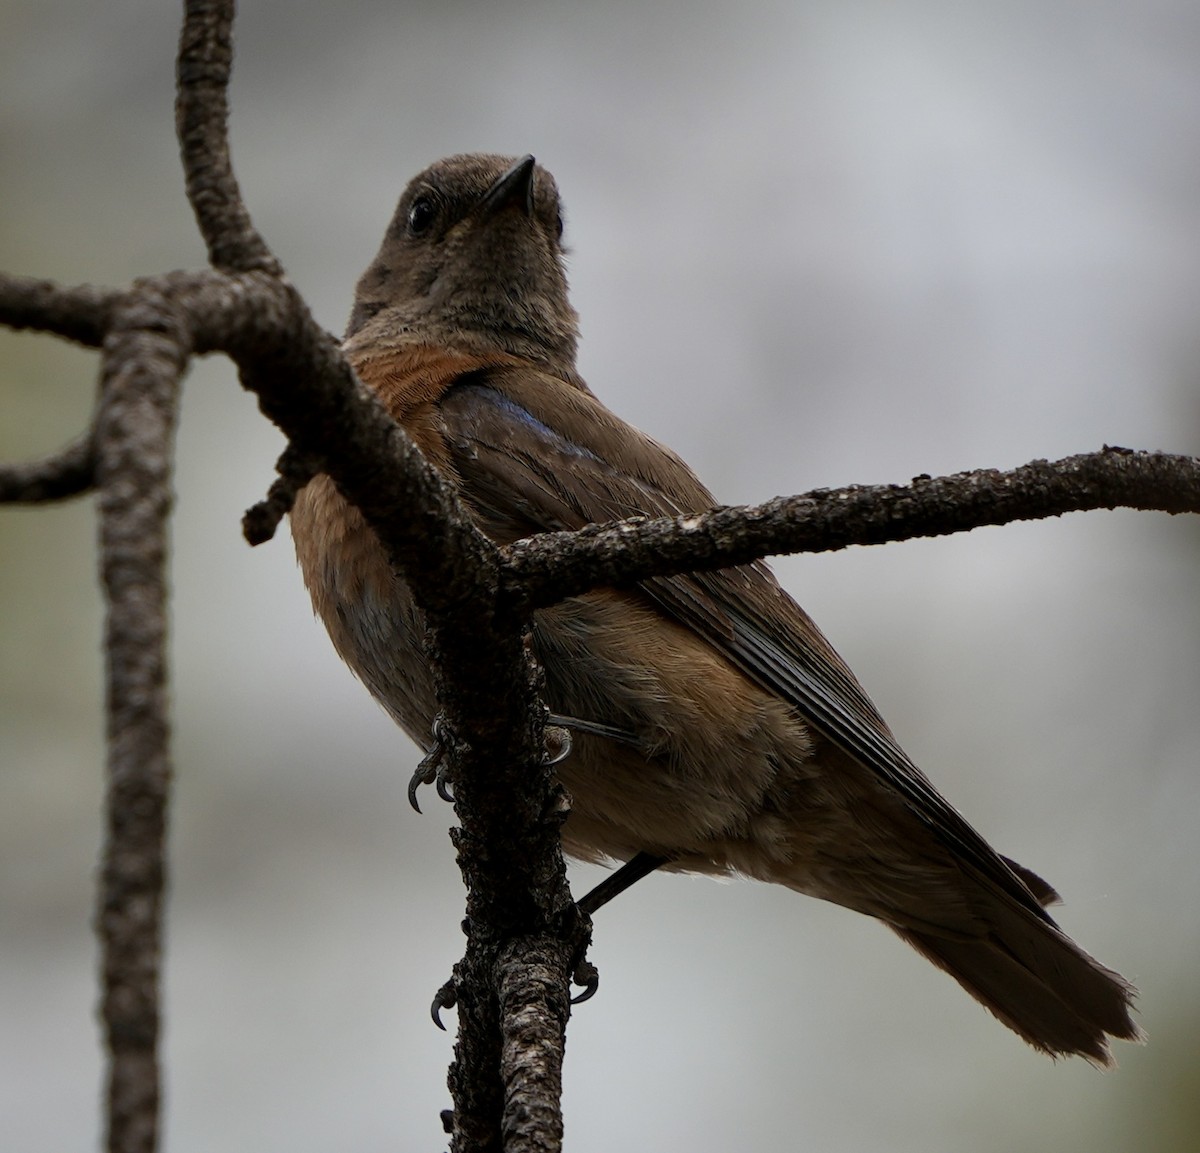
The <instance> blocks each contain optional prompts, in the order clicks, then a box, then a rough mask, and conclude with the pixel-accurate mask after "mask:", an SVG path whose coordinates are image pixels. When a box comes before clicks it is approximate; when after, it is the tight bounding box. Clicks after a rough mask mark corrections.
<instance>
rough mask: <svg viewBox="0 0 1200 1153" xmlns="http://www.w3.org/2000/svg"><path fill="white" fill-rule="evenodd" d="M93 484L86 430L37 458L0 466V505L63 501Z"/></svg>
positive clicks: (91, 454)
mask: <svg viewBox="0 0 1200 1153" xmlns="http://www.w3.org/2000/svg"><path fill="white" fill-rule="evenodd" d="M95 487H96V449H95V441H94V440H93V437H92V433H91V431H90V430H89V431H88V432H86V433H84V435H83V436H81V437H79V439H78V440H74V441H72V442H71V443H70V444H69V445H67V446H66V448H64V449H61V450H60V451H59V452H56V453H54V454H53V455H52V456H46V457H43V458H42V459H41V460H31V461H22V462H20V463H19V464H4V465H0V504H42V503H45V502H47V501H55V500H66V499H68V498H69V497H73V496H79V495H81V494H82V493H85V492H90V491H91V490H92V489H93V488H95Z"/></svg>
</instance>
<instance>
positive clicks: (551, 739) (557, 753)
mask: <svg viewBox="0 0 1200 1153" xmlns="http://www.w3.org/2000/svg"><path fill="white" fill-rule="evenodd" d="M572 744H573V740H572V737H571V730H570V729H568V728H565V727H564V726H562V725H547V726H546V751H545V753H544V754H543V756H542V764H544V765H557V764H558V763H559V762H560V761H565V760H566V759H567V758H568V757H569V756H570V755H571V746H572ZM555 746H557V747H555ZM552 750H553V751H552Z"/></svg>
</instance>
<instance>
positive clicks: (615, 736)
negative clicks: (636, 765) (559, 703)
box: [546, 713, 638, 764]
mask: <svg viewBox="0 0 1200 1153" xmlns="http://www.w3.org/2000/svg"><path fill="white" fill-rule="evenodd" d="M546 724H547V725H548V726H552V727H554V728H557V729H573V730H574V731H575V732H578V733H591V734H592V736H594V737H607V738H608V739H609V740H610V741H620V742H621V744H623V745H633V746H635V747H636V746H637V745H638V739H637V737H635V736H634V735H633V734H632V733H627V732H625V730H624V729H618V728H616V727H615V726H613V725H605V724H602V723H601V722H600V721H585V720H583V719H582V718H580V717H564V716H562V715H561V714H560V713H550V714H549V715H548V716H547V717H546ZM561 759H562V758H561V757H560V758H559V760H561ZM554 763H556V762H553V761H552V762H551V764H554Z"/></svg>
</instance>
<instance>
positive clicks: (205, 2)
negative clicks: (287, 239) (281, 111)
mask: <svg viewBox="0 0 1200 1153" xmlns="http://www.w3.org/2000/svg"><path fill="white" fill-rule="evenodd" d="M233 7H234V6H233V3H232V0H187V3H186V5H185V13H184V22H183V30H182V32H181V34H180V37H179V55H178V57H177V59H176V64H175V77H176V85H177V87H176V100H175V130H176V133H177V135H178V136H179V147H180V152H181V154H182V158H183V171H184V178H185V180H186V183H187V196H188V200H189V201H190V202H191V205H192V211H193V212H195V214H196V223H197V224H198V225H199V226H200V234H201V235H202V236H203V237H204V240H205V243H206V244H207V245H208V258H209V260H210V261H211V263H212V265H213V267H215V268H219V269H222V270H225V271H229V272H253V271H259V272H267V273H270V274H271V275H274V276H282V275H283V268H282V266H281V265H280V263H279V261H278V260H277V259H276V258H275V256H274V254H273V253H272V252H271V250H270V249H269V248H268V247H267V244H266V241H264V240H263V238H262V237H261V236H260V235H259V234H258V232H257V230H256V229H255V227H254V225H253V224H252V223H251V221H250V213H249V212H247V210H246V206H245V204H244V203H243V202H242V194H241V191H240V190H239V188H238V184H237V180H236V178H235V177H234V175H233V165H232V163H231V161H230V156H229V134H228V120H229V101H228V95H227V94H228V88H229V72H230V68H231V66H232V62H233V38H232V27H233Z"/></svg>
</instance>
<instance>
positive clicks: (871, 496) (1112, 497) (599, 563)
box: [502, 447, 1200, 608]
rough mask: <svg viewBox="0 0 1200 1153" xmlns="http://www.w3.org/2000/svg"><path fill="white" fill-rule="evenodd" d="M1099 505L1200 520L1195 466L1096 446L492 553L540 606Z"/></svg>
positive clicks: (520, 591)
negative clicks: (602, 588)
mask: <svg viewBox="0 0 1200 1153" xmlns="http://www.w3.org/2000/svg"><path fill="white" fill-rule="evenodd" d="M1098 508H1137V509H1147V510H1157V511H1160V512H1167V513H1181V512H1191V513H1200V459H1197V458H1195V457H1189V456H1172V455H1170V454H1167V453H1159V452H1134V451H1131V450H1129V449H1123V448H1107V447H1106V448H1105V449H1104V450H1103V451H1101V452H1095V453H1087V454H1084V455H1080V456H1072V457H1066V458H1065V459H1063V460H1058V461H1044V460H1036V461H1033V462H1032V463H1030V464H1026V465H1022V466H1021V467H1020V468H1015V469H1013V470H1011V471H1010V472H1000V471H998V470H996V469H981V470H979V471H977V472H966V473H957V474H955V475H954V476H946V477H937V478H935V477H930V476H919V477H916V478H915V479H914V480H913V482H912V484H910V485H872V486H866V485H855V486H851V487H849V488H842V489H817V490H814V491H813V492H810V493H806V494H804V495H802V496H793V497H777V498H775V499H774V500H770V501H767V502H766V503H765V504H760V505H753V506H746V507H723V508H717V509H714V510H712V511H711V512H706V513H703V514H701V515H698V516H685V517H668V518H662V519H654V520H651V519H647V518H633V519H631V520H627V521H621V522H619V523H616V524H607V525H591V526H588V527H587V528H584V529H582V530H581V531H579V532H574V533H566V532H564V533H543V534H540V535H538V536H534V537H527V538H525V539H524V540H519V541H516V542H514V543H513V544H511V545H509V546H508V547H507V548H506V549H503V550H502V557H503V564H504V575H503V580H504V583H505V585H506V586H507V587H508V589H509V590H510V591H511V593H512V595H513V596H514V597H515V598H517V599H518V600H520V599H522V598H524V601H525V603H526V604H527V605H528V606H529V607H531V608H538V607H542V606H545V605H549V604H554V603H555V602H557V601H560V600H562V599H563V598H565V597H569V596H576V595H578V594H580V593H583V592H586V591H587V590H589V589H593V588H596V587H597V586H599V585H623V584H632V583H635V582H637V581H640V580H646V579H647V578H649V577H654V576H669V575H672V574H674V573H680V572H694V571H699V570H702V569H719V568H728V567H730V566H732V565H739V564H747V563H749V562H750V561H753V560H756V559H757V558H759V557H762V556H769V555H780V554H787V553H800V552H832V551H835V550H837V549H842V548H846V547H847V546H849V545H854V544H858V545H870V544H884V543H886V542H888V541H900V540H910V539H912V538H914V537H928V536H945V535H947V534H949V533H955V532H966V531H967V530H969V529H973V528H979V527H981V526H982V525H996V524H1007V523H1009V522H1010V521H1017V520H1039V519H1042V518H1045V517H1051V516H1061V515H1062V514H1063V513H1067V512H1081V511H1084V510H1087V509H1098Z"/></svg>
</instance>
